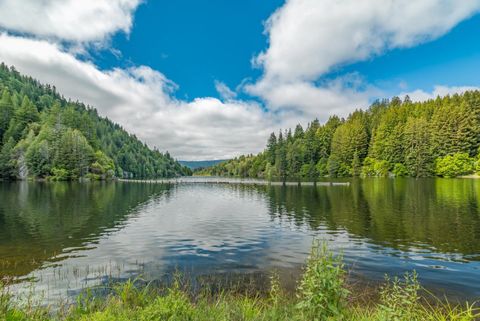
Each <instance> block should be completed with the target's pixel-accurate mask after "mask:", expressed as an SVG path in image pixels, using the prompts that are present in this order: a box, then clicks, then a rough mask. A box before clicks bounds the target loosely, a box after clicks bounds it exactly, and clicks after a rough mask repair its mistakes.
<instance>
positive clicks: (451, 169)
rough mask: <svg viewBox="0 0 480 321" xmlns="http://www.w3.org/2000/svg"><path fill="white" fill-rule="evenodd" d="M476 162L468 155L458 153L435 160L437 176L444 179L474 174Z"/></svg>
mask: <svg viewBox="0 0 480 321" xmlns="http://www.w3.org/2000/svg"><path fill="white" fill-rule="evenodd" d="M473 171H474V161H473V159H472V158H470V157H469V156H468V154H467V153H456V154H453V155H447V156H444V157H439V158H437V159H436V160H435V174H436V175H438V176H442V177H457V176H461V175H466V174H470V173H473Z"/></svg>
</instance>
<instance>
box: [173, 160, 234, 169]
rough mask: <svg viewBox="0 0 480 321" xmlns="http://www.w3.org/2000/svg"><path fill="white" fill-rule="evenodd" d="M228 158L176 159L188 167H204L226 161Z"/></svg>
mask: <svg viewBox="0 0 480 321" xmlns="http://www.w3.org/2000/svg"><path fill="white" fill-rule="evenodd" d="M226 161H228V159H216V160H203V161H178V162H179V163H180V164H182V165H183V166H186V167H188V168H190V169H198V168H206V167H210V166H214V165H217V164H219V163H221V162H226Z"/></svg>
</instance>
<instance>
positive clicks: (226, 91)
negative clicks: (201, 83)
mask: <svg viewBox="0 0 480 321" xmlns="http://www.w3.org/2000/svg"><path fill="white" fill-rule="evenodd" d="M215 89H216V90H217V92H218V94H219V95H220V97H222V98H223V99H225V100H231V99H233V98H235V97H237V93H236V92H234V91H233V90H231V89H230V88H229V87H228V86H227V85H226V84H225V83H223V82H221V81H218V80H215Z"/></svg>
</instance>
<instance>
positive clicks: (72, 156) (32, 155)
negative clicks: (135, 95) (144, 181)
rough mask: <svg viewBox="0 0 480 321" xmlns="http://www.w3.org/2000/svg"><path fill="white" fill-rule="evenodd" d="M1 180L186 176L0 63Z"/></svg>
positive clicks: (164, 157) (84, 109) (89, 111)
mask: <svg viewBox="0 0 480 321" xmlns="http://www.w3.org/2000/svg"><path fill="white" fill-rule="evenodd" d="M0 97H1V98H0V179H3V180H11V179H19V178H20V179H24V178H29V177H31V178H48V179H53V180H72V179H78V178H83V177H85V178H92V179H106V178H113V177H121V178H156V177H173V176H179V175H186V174H190V173H191V172H190V170H189V169H187V168H186V167H183V166H181V165H180V164H179V163H178V162H177V161H175V160H174V159H173V158H172V157H171V156H170V155H169V154H168V152H167V153H165V154H163V153H161V152H159V151H158V150H151V149H150V148H149V147H148V146H147V145H146V144H144V143H142V142H140V141H139V140H138V139H137V138H136V137H135V136H134V135H130V134H128V133H127V132H126V131H125V130H123V129H122V128H121V127H120V126H119V125H117V124H115V123H113V122H111V121H110V120H108V119H107V118H102V117H100V116H99V115H98V113H97V111H96V110H95V109H94V108H92V107H89V106H85V105H84V104H82V103H79V102H72V101H69V100H68V101H67V100H66V99H65V98H63V97H62V96H61V95H60V94H59V93H57V91H56V89H55V87H52V86H50V85H43V84H40V83H39V82H38V81H37V80H35V79H32V78H31V77H27V76H23V75H21V74H20V73H18V72H17V71H16V70H15V68H14V67H8V66H6V65H5V64H3V63H2V64H1V65H0Z"/></svg>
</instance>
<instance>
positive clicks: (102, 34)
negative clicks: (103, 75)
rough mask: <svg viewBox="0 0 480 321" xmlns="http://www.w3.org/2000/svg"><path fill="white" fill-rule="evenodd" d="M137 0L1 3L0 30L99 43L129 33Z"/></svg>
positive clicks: (10, 0)
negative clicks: (120, 32) (121, 32)
mask: <svg viewBox="0 0 480 321" xmlns="http://www.w3.org/2000/svg"><path fill="white" fill-rule="evenodd" d="M139 4H140V0H82V1H78V0H2V1H0V27H1V28H3V29H6V30H11V31H16V32H22V33H26V34H30V35H34V36H37V37H48V38H54V39H60V40H65V41H72V42H90V41H98V42H102V41H103V40H105V39H106V38H107V37H108V36H110V35H112V34H113V33H115V32H117V31H123V32H125V33H129V32H130V28H131V27H132V20H133V18H132V15H133V12H134V11H135V9H136V8H137V6H138V5H139Z"/></svg>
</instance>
